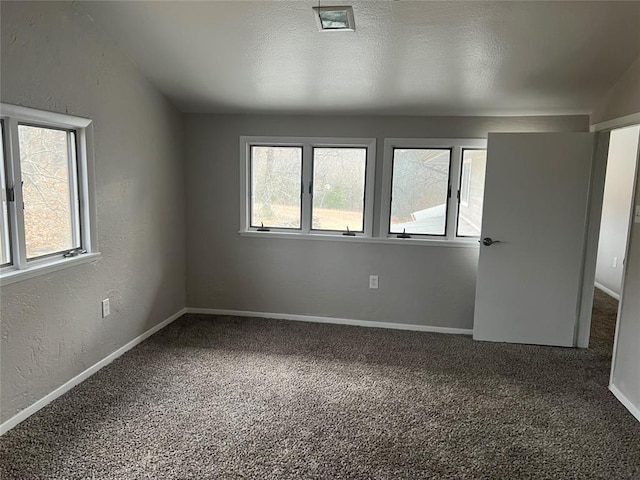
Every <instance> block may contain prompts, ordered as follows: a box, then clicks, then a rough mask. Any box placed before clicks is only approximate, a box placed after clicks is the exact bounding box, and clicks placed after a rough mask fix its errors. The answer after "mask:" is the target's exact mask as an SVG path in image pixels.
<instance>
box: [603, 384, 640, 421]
mask: <svg viewBox="0 0 640 480" xmlns="http://www.w3.org/2000/svg"><path fill="white" fill-rule="evenodd" d="M609 390H611V393H613V394H614V395H615V397H616V398H617V399H618V400H620V403H622V404H623V405H624V406H625V407H627V410H629V411H630V412H631V415H633V416H634V417H636V419H637V420H638V421H639V422H640V408H638V407H636V406H635V405H634V404H633V403H632V402H631V400H629V399H628V398H627V396H626V395H625V394H624V393H622V392H621V391H620V390H618V387H616V386H615V385H614V384H613V383H612V384H610V385H609Z"/></svg>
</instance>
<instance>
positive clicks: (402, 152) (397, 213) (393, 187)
mask: <svg viewBox="0 0 640 480" xmlns="http://www.w3.org/2000/svg"><path fill="white" fill-rule="evenodd" d="M485 148H486V140H461V139H386V140H385V155H384V165H383V185H382V206H381V221H380V237H384V238H386V237H391V238H401V239H406V238H418V239H434V240H453V239H456V238H460V239H461V240H462V237H477V236H479V234H480V225H481V223H482V199H483V195H484V168H485V164H486V150H485ZM456 200H458V201H456Z"/></svg>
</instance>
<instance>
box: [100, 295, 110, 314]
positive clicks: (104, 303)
mask: <svg viewBox="0 0 640 480" xmlns="http://www.w3.org/2000/svg"><path fill="white" fill-rule="evenodd" d="M110 314H111V305H110V304H109V299H108V298H105V299H104V300H102V318H106V317H108V316H109V315H110Z"/></svg>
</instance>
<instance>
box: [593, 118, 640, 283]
mask: <svg viewBox="0 0 640 480" xmlns="http://www.w3.org/2000/svg"><path fill="white" fill-rule="evenodd" d="M639 131H640V128H639V127H637V126H636V127H628V128H622V129H619V130H614V131H612V132H611V140H610V143H609V157H608V160H607V177H606V181H605V187H604V201H603V203H602V222H601V224H600V240H599V242H598V260H597V265H596V282H598V283H599V284H600V285H602V286H603V287H606V288H608V289H609V290H611V291H613V292H615V293H617V294H620V287H621V286H622V267H623V265H622V261H623V259H624V255H625V250H626V248H627V237H628V233H629V214H630V209H631V197H632V195H633V178H634V175H635V171H636V159H637V156H638V132H639ZM614 257H617V259H618V264H617V266H616V267H614V266H613V258H614Z"/></svg>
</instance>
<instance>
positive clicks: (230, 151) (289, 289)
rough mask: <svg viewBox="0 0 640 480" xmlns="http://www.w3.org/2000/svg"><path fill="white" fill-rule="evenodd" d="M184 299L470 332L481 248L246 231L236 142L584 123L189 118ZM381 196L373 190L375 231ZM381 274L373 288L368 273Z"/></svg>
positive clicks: (575, 127)
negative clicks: (254, 235)
mask: <svg viewBox="0 0 640 480" xmlns="http://www.w3.org/2000/svg"><path fill="white" fill-rule="evenodd" d="M185 118H186V127H185V128H186V131H185V135H186V141H187V142H186V143H187V184H188V185H189V189H188V192H187V207H188V208H187V232H188V233H187V245H188V248H187V252H188V253H187V291H188V300H187V303H188V305H189V306H190V307H202V308H221V309H237V310H252V311H262V312H276V313H289V314H307V315H320V316H332V317H343V318H354V319H364V320H373V321H383V322H397V323H410V324H417V325H433V326H446V327H459V328H471V327H472V321H473V306H474V298H475V281H476V266H477V260H478V249H477V248H475V247H472V248H452V247H437V246H415V245H396V244H394V245H386V244H366V243H346V242H330V241H311V240H309V241H304V240H289V239H286V240H283V239H269V238H249V237H243V236H240V235H238V230H239V228H240V208H239V185H240V180H239V136H240V135H280V136H328V137H348V136H351V137H376V138H377V139H378V145H377V147H378V148H377V152H378V158H377V166H376V176H377V185H378V186H380V185H381V183H380V180H381V175H382V168H381V165H382V155H383V148H382V147H383V141H384V137H434V138H438V137H476V138H477V137H486V135H487V133H488V132H490V131H491V132H498V131H502V132H504V131H515V132H518V131H519V132H527V131H529V132H530V131H585V130H587V128H588V118H587V117H586V116H583V117H528V118H520V117H503V118H496V117H440V118H437V117H375V116H374V117H364V116H362V117H322V116H317V117H291V116H244V115H227V116H224V115H221V116H216V115H186V116H185ZM380 196H381V192H380V191H379V190H377V191H376V192H375V210H376V224H375V225H374V229H376V228H377V222H378V218H377V217H378V215H377V212H378V211H379V208H380ZM370 274H378V275H379V276H380V288H379V289H378V290H369V288H368V276H369V275H370Z"/></svg>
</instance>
